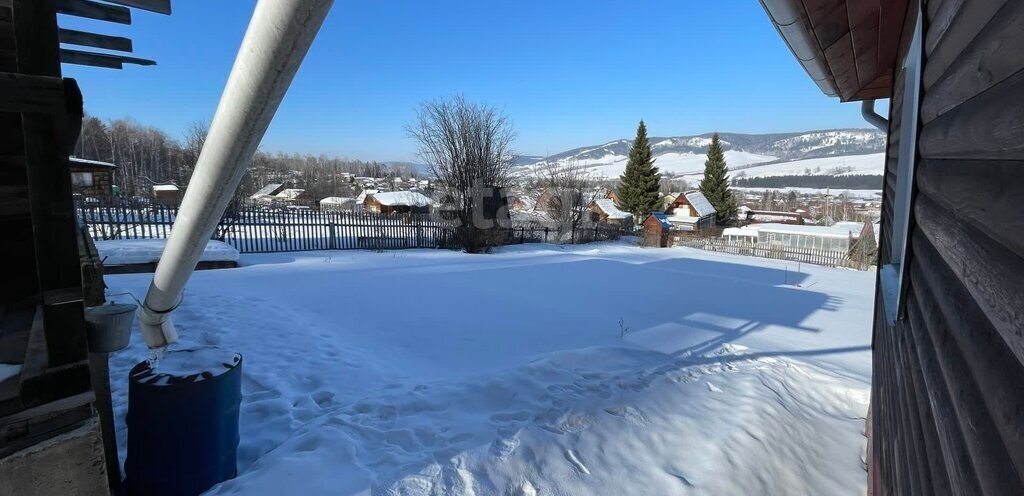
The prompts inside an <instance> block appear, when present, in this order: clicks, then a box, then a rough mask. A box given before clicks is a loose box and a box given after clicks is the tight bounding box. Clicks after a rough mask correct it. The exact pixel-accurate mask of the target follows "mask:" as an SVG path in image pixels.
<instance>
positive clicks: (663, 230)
mask: <svg viewBox="0 0 1024 496" xmlns="http://www.w3.org/2000/svg"><path fill="white" fill-rule="evenodd" d="M643 227H644V237H643V243H644V246H653V247H657V248H665V247H667V246H668V244H669V236H670V235H671V233H672V227H673V226H672V223H671V222H669V220H668V215H666V214H664V213H662V212H654V213H652V214H651V215H648V216H647V218H646V219H644V223H643Z"/></svg>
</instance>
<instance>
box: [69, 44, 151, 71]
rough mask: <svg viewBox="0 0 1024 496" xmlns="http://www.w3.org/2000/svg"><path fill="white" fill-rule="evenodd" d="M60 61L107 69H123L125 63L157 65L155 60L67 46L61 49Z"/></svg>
mask: <svg viewBox="0 0 1024 496" xmlns="http://www.w3.org/2000/svg"><path fill="white" fill-rule="evenodd" d="M60 61H61V62H62V63H65V64H78V65H90V66H94V67H103V68H107V69H121V68H122V66H123V64H136V65H156V62H155V61H152V60H148V59H140V58H136V57H126V56H124V55H112V54H107V53H93V52H83V51H80V50H70V49H67V48H62V49H61V50H60Z"/></svg>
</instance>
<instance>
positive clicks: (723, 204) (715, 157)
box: [700, 133, 739, 224]
mask: <svg viewBox="0 0 1024 496" xmlns="http://www.w3.org/2000/svg"><path fill="white" fill-rule="evenodd" d="M700 192H701V193H703V194H704V197H706V198H707V199H708V201H709V202H711V205H712V206H714V207H715V220H716V222H718V223H720V224H725V223H728V222H729V221H730V220H731V219H733V218H734V217H736V211H737V209H738V208H739V207H738V206H737V205H736V199H735V198H734V197H733V196H732V191H730V190H729V167H728V166H727V165H726V164H725V151H723V150H722V143H721V141H719V139H718V133H715V134H714V135H713V136H712V137H711V145H710V146H708V159H707V161H705V162H704V179H702V180H701V181H700Z"/></svg>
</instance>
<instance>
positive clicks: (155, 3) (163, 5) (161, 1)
mask: <svg viewBox="0 0 1024 496" xmlns="http://www.w3.org/2000/svg"><path fill="white" fill-rule="evenodd" d="M106 1H107V2H109V3H116V4H118V5H124V6H127V7H135V8H137V9H142V10H148V11H150V12H156V13H158V14H167V15H170V14H171V0H106Z"/></svg>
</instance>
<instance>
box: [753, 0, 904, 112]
mask: <svg viewBox="0 0 1024 496" xmlns="http://www.w3.org/2000/svg"><path fill="white" fill-rule="evenodd" d="M909 4H910V1H909V0H761V5H762V6H763V7H764V9H765V12H767V13H768V17H769V18H771V20H772V22H773V23H774V24H775V27H776V29H778V31H779V34H780V35H781V36H782V38H783V39H784V40H785V41H786V44H787V45H789V48H790V50H792V52H793V55H794V56H795V57H796V58H797V60H799V61H800V64H801V65H803V67H804V70H806V71H807V74H808V75H809V76H811V79H813V80H814V82H815V83H816V84H817V85H818V87H819V88H821V91H822V92H824V93H825V94H826V95H828V96H837V97H839V99H840V100H841V101H843V102H851V101H859V100H872V99H878V98H888V97H889V96H891V95H890V94H891V92H892V74H893V69H894V68H895V65H896V56H897V49H898V46H899V41H900V37H901V34H902V30H903V22H904V19H905V18H906V15H907V8H908V6H909Z"/></svg>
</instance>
